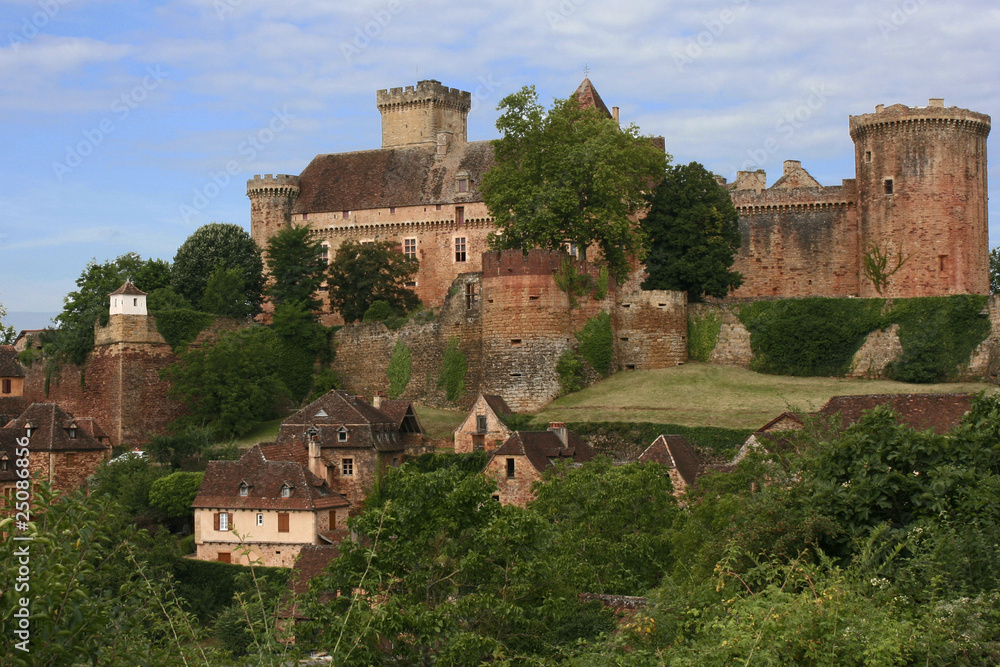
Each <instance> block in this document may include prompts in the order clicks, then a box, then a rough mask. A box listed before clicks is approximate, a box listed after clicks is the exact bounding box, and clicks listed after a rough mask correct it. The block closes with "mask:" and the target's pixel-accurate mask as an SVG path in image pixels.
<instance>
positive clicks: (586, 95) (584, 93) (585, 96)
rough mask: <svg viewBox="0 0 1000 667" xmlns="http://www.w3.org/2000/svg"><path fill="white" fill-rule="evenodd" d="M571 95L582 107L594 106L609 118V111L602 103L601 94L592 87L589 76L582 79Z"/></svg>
mask: <svg viewBox="0 0 1000 667" xmlns="http://www.w3.org/2000/svg"><path fill="white" fill-rule="evenodd" d="M573 96H574V97H576V99H577V100H578V101H579V103H580V106H581V107H583V108H584V109H590V108H594V109H597V110H598V111H600V112H601V113H603V114H604V115H605V116H607V117H608V118H611V111H610V110H609V109H608V107H607V105H606V104H604V100H602V99H601V96H600V95H599V94H598V93H597V89H596V88H594V84H593V83H591V82H590V79H589V78H585V79H584V80H583V82H582V83H581V84H580V87H579V88H577V89H576V92H575V93H573Z"/></svg>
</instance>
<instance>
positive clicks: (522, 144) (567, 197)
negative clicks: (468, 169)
mask: <svg viewBox="0 0 1000 667" xmlns="http://www.w3.org/2000/svg"><path fill="white" fill-rule="evenodd" d="M498 108H499V109H500V111H501V114H500V117H499V118H498V119H497V123H496V125H497V130H499V131H500V135H501V138H500V139H498V140H495V141H493V152H494V154H495V162H494V165H493V167H492V168H491V169H490V170H489V171H488V172H487V173H486V174H485V175H484V176H483V181H482V184H481V185H480V188H479V190H480V192H481V193H482V195H483V201H484V202H485V203H486V205H487V206H488V207H489V210H490V215H491V216H493V219H494V222H495V224H496V226H497V228H498V230H499V233H497V234H496V235H494V236H493V237H492V239H493V246H494V247H495V248H496V249H504V248H514V249H529V248H536V247H537V248H547V249H550V250H559V249H561V248H562V247H563V246H564V244H565V243H567V242H570V243H573V244H575V246H576V247H577V248H578V250H579V252H580V258H581V259H586V258H587V248H588V247H589V246H591V245H596V246H597V247H598V248H599V249H600V251H601V254H602V257H603V261H604V262H606V264H607V266H608V268H609V270H610V273H611V275H613V276H614V277H615V278H616V279H621V278H622V277H623V276H625V275H626V274H627V273H628V270H629V266H628V260H627V256H628V255H629V254H634V255H637V254H639V253H640V252H641V249H642V237H641V234H637V233H636V230H635V229H634V225H633V223H632V219H633V216H634V215H635V214H636V213H637V212H638V211H640V210H641V209H642V208H643V207H644V206H645V195H644V193H645V191H646V190H647V189H648V188H649V187H650V186H651V185H652V184H653V183H655V182H656V181H657V180H658V179H660V178H662V176H663V170H664V168H665V167H666V165H667V162H668V160H669V156H668V155H666V154H665V153H664V152H662V151H661V150H660V149H659V148H657V147H656V145H655V144H654V143H653V142H652V141H651V140H649V139H648V138H644V137H640V136H639V133H638V130H637V128H636V127H635V126H633V125H630V126H628V127H625V128H621V127H619V126H618V123H616V122H615V121H614V120H612V119H611V118H608V117H607V116H605V115H603V114H602V113H601V112H600V111H598V110H597V109H594V108H581V107H580V105H579V102H578V101H577V99H576V98H575V97H571V98H569V99H565V100H555V101H554V102H553V105H552V108H551V109H548V110H546V109H545V108H544V107H543V106H542V105H541V104H539V102H538V94H537V93H536V92H535V89H534V87H531V86H528V87H525V88H522V89H521V90H520V91H518V92H516V93H513V94H511V95H508V96H507V97H505V98H504V99H503V100H501V102H500V105H499V107H498Z"/></svg>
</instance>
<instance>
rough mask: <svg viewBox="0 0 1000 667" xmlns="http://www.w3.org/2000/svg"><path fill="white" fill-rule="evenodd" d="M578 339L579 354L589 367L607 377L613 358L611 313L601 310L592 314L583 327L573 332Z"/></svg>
mask: <svg viewBox="0 0 1000 667" xmlns="http://www.w3.org/2000/svg"><path fill="white" fill-rule="evenodd" d="M574 335H575V336H576V340H577V341H579V343H580V346H579V350H578V351H579V354H580V356H581V357H583V358H584V359H586V361H587V363H589V364H590V365H591V367H592V368H593V369H594V370H595V371H597V372H598V373H600V374H601V375H603V376H605V377H607V376H608V375H609V374H610V373H611V362H612V360H613V358H614V333H613V332H612V331H611V315H609V314H608V312H607V311H601V312H600V313H598V314H597V315H594V316H593V317H591V318H590V319H589V320H587V322H586V324H584V325H583V328H582V329H580V330H579V331H578V332H576V333H575V334H574Z"/></svg>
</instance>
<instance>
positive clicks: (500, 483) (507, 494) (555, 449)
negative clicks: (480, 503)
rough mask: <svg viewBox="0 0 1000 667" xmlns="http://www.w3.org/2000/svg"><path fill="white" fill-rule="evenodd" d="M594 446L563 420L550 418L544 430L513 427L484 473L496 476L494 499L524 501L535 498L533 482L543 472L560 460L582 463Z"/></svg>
mask: <svg viewBox="0 0 1000 667" xmlns="http://www.w3.org/2000/svg"><path fill="white" fill-rule="evenodd" d="M592 458H594V450H593V449H591V448H590V445H588V444H586V443H585V442H584V441H583V440H581V439H580V437H579V436H578V435H577V434H576V433H573V432H572V431H569V430H567V429H566V424H564V423H562V422H552V423H551V424H550V425H549V428H548V430H547V431H515V432H514V433H513V434H512V435H511V436H510V437H509V438H507V441H506V442H504V443H503V445H502V446H500V448H498V449H497V450H496V451H494V452H493V455H492V456H491V457H490V460H489V461H488V462H487V463H486V467H485V468H483V474H484V475H486V476H487V477H488V478H490V479H494V480H496V483H497V491H496V493H495V494H494V495H493V498H494V500H498V501H500V502H501V503H503V504H505V505H508V504H513V505H520V506H522V507H523V506H524V505H527V504H528V503H529V502H530V501H531V500H533V499H534V498H535V493H534V490H533V488H532V487H533V486H534V484H535V482H537V481H539V480H541V479H542V475H543V473H544V472H545V471H546V470H547V469H549V468H551V467H553V466H554V465H555V464H556V463H557V462H559V461H566V460H572V461H575V462H576V463H584V462H585V461H589V460H591V459H592Z"/></svg>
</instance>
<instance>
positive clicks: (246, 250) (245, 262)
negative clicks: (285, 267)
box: [171, 222, 264, 314]
mask: <svg viewBox="0 0 1000 667" xmlns="http://www.w3.org/2000/svg"><path fill="white" fill-rule="evenodd" d="M220 268H223V269H232V270H236V271H238V272H239V277H240V278H241V279H242V281H243V294H242V295H241V296H240V298H239V301H240V302H241V303H243V302H245V303H248V304H249V305H250V309H251V313H254V314H255V313H259V312H260V304H261V301H262V299H263V292H264V260H263V258H262V257H261V252H260V248H259V247H258V246H257V243H256V242H255V241H254V240H253V239H252V238H250V234H248V233H247V232H246V230H244V229H243V228H242V227H240V226H239V225H234V224H227V223H221V222H213V223H210V224H207V225H204V226H202V227H199V228H198V229H197V230H195V232H194V233H193V234H191V236H189V237H188V238H187V240H186V241H184V243H183V244H181V247H180V248H178V249H177V254H176V255H175V256H174V265H173V270H172V273H171V286H172V287H173V288H174V291H175V292H177V293H178V294H180V295H181V296H183V297H184V298H185V299H187V300H188V302H189V303H192V304H195V305H201V303H202V299H203V298H204V296H205V291H206V289H207V288H208V283H209V279H210V278H211V277H212V276H213V274H215V272H216V271H217V270H218V269H220Z"/></svg>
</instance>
